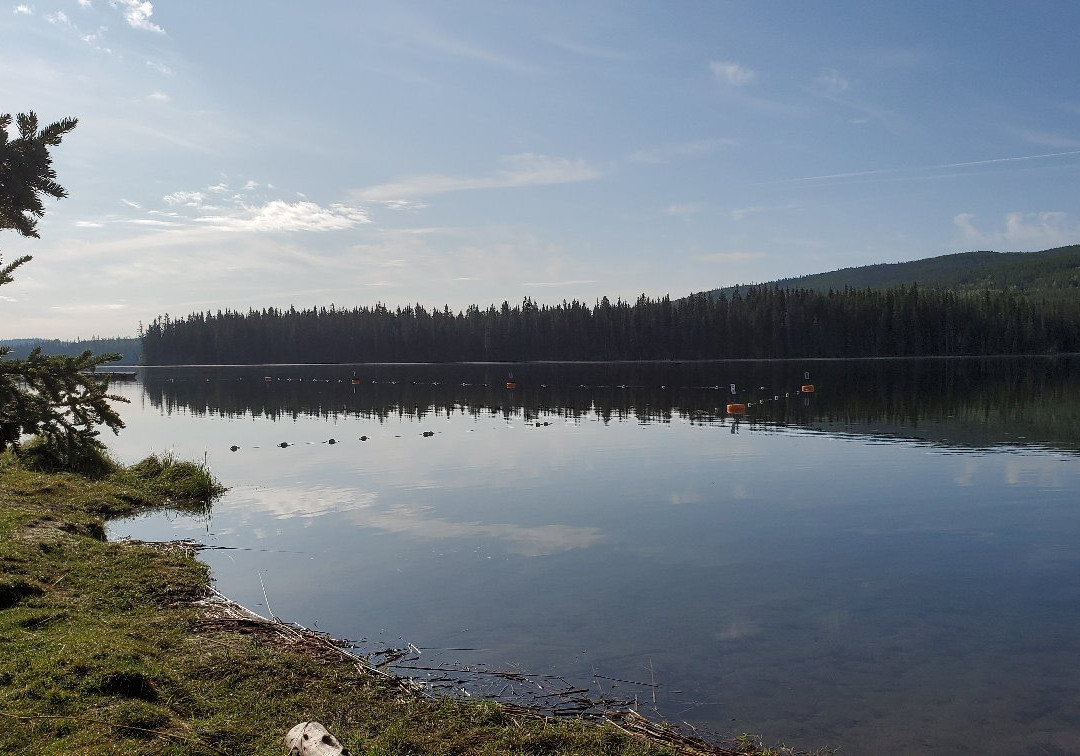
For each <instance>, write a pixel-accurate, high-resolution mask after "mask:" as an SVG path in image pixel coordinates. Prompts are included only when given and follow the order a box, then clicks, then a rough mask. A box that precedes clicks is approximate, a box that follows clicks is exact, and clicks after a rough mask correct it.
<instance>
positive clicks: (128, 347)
mask: <svg viewBox="0 0 1080 756" xmlns="http://www.w3.org/2000/svg"><path fill="white" fill-rule="evenodd" d="M0 344H2V345H4V346H8V347H11V355H10V357H11V358H12V359H17V360H24V359H26V356H27V355H28V354H30V351H31V350H32V349H34V348H35V347H41V351H42V353H43V354H66V355H78V354H82V353H83V352H85V351H86V350H87V349H89V350H90V351H92V352H93V353H94V354H109V353H112V354H119V355H121V357H120V360H119V361H118V362H116V363H112V364H117V365H135V364H138V362H139V357H140V356H141V354H142V343H141V341H140V340H139V339H123V338H115V339H86V340H79V341H61V340H59V339H0Z"/></svg>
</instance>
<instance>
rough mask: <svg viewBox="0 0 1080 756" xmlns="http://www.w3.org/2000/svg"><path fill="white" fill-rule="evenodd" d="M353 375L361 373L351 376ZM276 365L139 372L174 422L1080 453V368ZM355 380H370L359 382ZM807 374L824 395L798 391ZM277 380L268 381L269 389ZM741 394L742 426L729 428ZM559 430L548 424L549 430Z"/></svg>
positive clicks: (1048, 360) (1027, 364)
mask: <svg viewBox="0 0 1080 756" xmlns="http://www.w3.org/2000/svg"><path fill="white" fill-rule="evenodd" d="M354 368H356V369H354ZM512 369H513V375H514V378H515V384H516V388H514V389H513V390H508V389H507V388H506V380H505V376H506V375H507V372H508V368H507V366H505V365H490V364H459V365H363V366H269V367H263V368H234V369H230V370H228V371H222V370H220V369H206V368H182V369H173V368H170V369H152V368H151V369H143V371H142V374H141V381H142V385H143V387H144V391H145V396H146V399H147V400H148V401H149V402H150V403H151V404H152V405H153V406H155V407H160V408H161V409H162V410H163V411H164V412H166V413H171V412H176V411H188V412H192V413H194V414H195V415H199V416H201V415H207V414H211V415H219V416H224V417H234V416H244V415H247V416H251V417H265V418H269V419H274V420H277V419H296V418H298V417H301V416H314V417H323V418H338V417H350V416H351V417H362V418H375V419H379V420H383V421H385V420H388V419H390V418H392V417H398V418H401V417H414V418H418V419H424V418H429V417H450V416H452V415H455V414H461V415H469V416H473V417H479V416H485V415H486V416H495V417H502V418H503V419H504V420H506V421H508V422H509V421H511V420H517V421H519V422H523V423H535V422H537V421H538V420H539V419H540V418H542V417H544V418H551V417H552V416H555V417H558V418H563V419H571V420H573V419H580V418H582V417H590V416H593V417H597V418H599V419H601V420H603V421H604V422H611V421H626V420H636V421H638V422H643V423H653V422H671V421H673V420H685V421H688V422H692V423H704V424H720V425H729V426H730V430H731V432H732V433H737V432H738V430H739V428H740V425H743V426H747V425H749V426H754V425H758V424H761V423H769V424H776V425H784V426H800V427H809V428H814V429H819V430H826V431H829V432H834V433H845V432H847V433H857V434H860V435H871V436H881V437H886V438H888V437H891V436H898V437H902V438H917V439H923V440H926V441H929V442H933V443H940V444H945V445H956V446H960V447H964V448H970V447H988V446H998V445H1003V444H1011V445H1034V444H1039V445H1044V446H1047V447H1051V448H1058V449H1068V450H1072V451H1076V450H1080V393H1078V392H1077V390H1076V389H1077V387H1078V386H1080V359H1077V358H1070V357H1030V358H1001V359H960V358H957V359H938V360H861V361H844V360H820V361H807V362H786V361H785V362H697V363H605V364H592V363H590V364H534V363H528V364H517V365H514V366H512ZM351 374H356V375H359V376H361V378H360V380H361V381H362V382H361V383H360V384H359V385H354V384H353V383H352V382H351ZM806 375H809V376H810V377H811V380H812V381H813V382H814V386H815V388H816V391H815V393H813V394H808V393H801V392H800V387H801V386H802V384H804V383H805V382H806V380H805V379H804V376H806ZM267 379H268V380H267ZM732 384H734V385H735V387H736V391H737V394H736V396H735V398H736V399H738V400H739V401H740V402H745V403H746V404H747V405H748V410H747V414H746V415H745V417H743V418H741V419H740V418H734V419H732V418H730V417H729V416H728V415H727V414H726V412H725V406H726V404H727V403H728V402H729V401H732V394H731V392H730V386H731V385H732ZM548 422H550V419H549V420H548Z"/></svg>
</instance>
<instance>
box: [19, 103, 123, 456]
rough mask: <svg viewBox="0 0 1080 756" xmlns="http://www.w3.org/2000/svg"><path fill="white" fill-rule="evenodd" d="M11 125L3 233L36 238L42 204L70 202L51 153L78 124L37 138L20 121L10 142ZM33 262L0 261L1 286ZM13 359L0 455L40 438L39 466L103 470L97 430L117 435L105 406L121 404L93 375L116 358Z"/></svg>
mask: <svg viewBox="0 0 1080 756" xmlns="http://www.w3.org/2000/svg"><path fill="white" fill-rule="evenodd" d="M11 123H12V118H11V116H10V115H9V114H6V113H4V114H0V230H7V229H10V230H14V231H17V232H18V233H19V234H21V235H22V236H24V237H33V238H37V237H38V232H37V222H38V220H39V219H40V218H41V217H42V216H43V215H44V214H45V208H44V205H43V204H42V198H43V197H53V198H55V199H62V198H63V197H66V196H67V192H66V191H65V190H64V187H62V186H61V185H60V184H58V183H57V182H56V172H55V171H54V170H53V167H52V156H51V155H50V153H49V148H50V147H55V146H57V145H59V144H60V142H61V140H62V139H63V138H64V136H65V135H66V134H67V133H69V132H70V131H71V130H72V129H74V128H75V125H76V123H77V121H76V119H74V118H65V119H63V120H60V121H57V122H55V123H52V124H50V125H48V126H46V127H45V128H43V129H40V130H39V129H38V120H37V116H36V115H34V113H20V114H19V115H18V116H16V118H15V123H16V125H17V126H18V134H19V135H18V136H17V137H16V138H14V139H11V138H10V135H9V132H8V129H9V127H10V126H11ZM30 259H31V258H30V257H29V256H28V255H24V256H21V257H19V258H17V259H16V260H15V261H14V262H13V263H10V264H9V265H6V266H4V265H2V262H3V261H2V259H0V285H3V284H7V283H10V282H11V281H12V274H13V273H14V272H15V270H16V269H17V268H19V267H20V266H22V265H24V264H26V263H27V262H29V261H30ZM10 352H11V350H10V349H9V348H8V347H5V346H0V452H2V451H4V450H5V449H7V448H9V447H10V448H13V449H15V451H16V452H19V451H20V440H21V439H22V438H23V437H24V436H27V435H32V436H37V437H38V438H39V442H38V443H37V444H35V445H34V446H33V447H31V448H33V449H34V452H35V458H36V460H37V461H38V462H39V463H44V464H47V465H48V466H49V467H52V468H56V469H67V470H73V471H78V472H97V471H100V470H102V469H103V468H104V467H105V466H106V465H105V463H104V462H103V460H104V457H103V455H102V453H101V452H102V450H103V448H104V446H103V445H102V443H101V441H100V440H98V430H97V427H98V426H100V425H105V426H106V427H108V428H109V429H110V430H112V431H113V432H114V433H116V432H118V431H119V429H120V428H122V427H123V425H124V424H123V421H122V420H121V419H120V416H119V415H118V414H117V413H116V411H115V410H114V409H113V407H112V406H111V405H110V403H109V402H110V401H124V400H123V399H122V398H121V397H117V396H112V395H110V394H109V393H108V388H107V385H108V384H107V382H106V381H105V380H103V379H101V378H100V377H98V376H95V375H93V371H94V369H95V368H97V367H98V366H99V365H102V364H104V363H107V362H112V361H113V360H116V359H119V357H120V355H116V354H102V355H94V354H93V353H92V352H91V351H89V350H87V351H85V352H83V353H82V354H80V355H78V356H76V357H72V356H56V357H47V356H44V355H42V354H41V350H40V349H35V350H33V351H32V352H31V353H30V355H29V356H28V357H27V358H26V359H25V360H5V359H3V358H4V356H5V355H7V354H8V353H10Z"/></svg>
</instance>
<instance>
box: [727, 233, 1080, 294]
mask: <svg viewBox="0 0 1080 756" xmlns="http://www.w3.org/2000/svg"><path fill="white" fill-rule="evenodd" d="M912 284H918V285H919V286H922V287H930V288H937V289H950V290H952V291H954V292H966V291H985V290H989V291H1009V292H1013V293H1015V294H1020V295H1022V296H1026V295H1036V296H1039V297H1040V298H1047V299H1060V298H1066V297H1080V245H1077V244H1074V245H1071V246H1068V247H1058V248H1056V249H1047V250H1043V251H1042V252H964V253H961V254H955V255H942V256H941V257H930V258H927V259H925V260H912V261H910V262H902V263H885V264H881V265H865V266H862V267H859V268H844V269H842V270H835V271H832V272H831V273H815V274H814V275H809V276H802V277H799V278H783V279H780V280H777V281H771V282H767V283H766V284H765V285H767V286H769V287H775V288H781V289H810V290H813V291H820V292H828V291H829V290H830V289H831V290H833V291H843V290H844V289H845V288H849V289H874V290H884V289H891V288H895V287H897V286H911V285H912ZM736 288H738V289H740V290H741V291H744V292H745V291H746V289H747V287H746V286H739V287H734V286H729V287H725V288H722V289H713V290H712V291H708V292H706V294H707V295H708V296H712V297H715V296H718V295H723V296H730V295H731V293H732V292H733V291H734V290H735V289H736Z"/></svg>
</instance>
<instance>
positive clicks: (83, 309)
mask: <svg viewBox="0 0 1080 756" xmlns="http://www.w3.org/2000/svg"><path fill="white" fill-rule="evenodd" d="M49 309H50V310H54V311H56V312H66V313H95V312H113V311H116V310H126V309H127V305H126V304H118V303H115V302H111V303H101V304H73V305H53V306H52V307H50V308H49Z"/></svg>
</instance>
